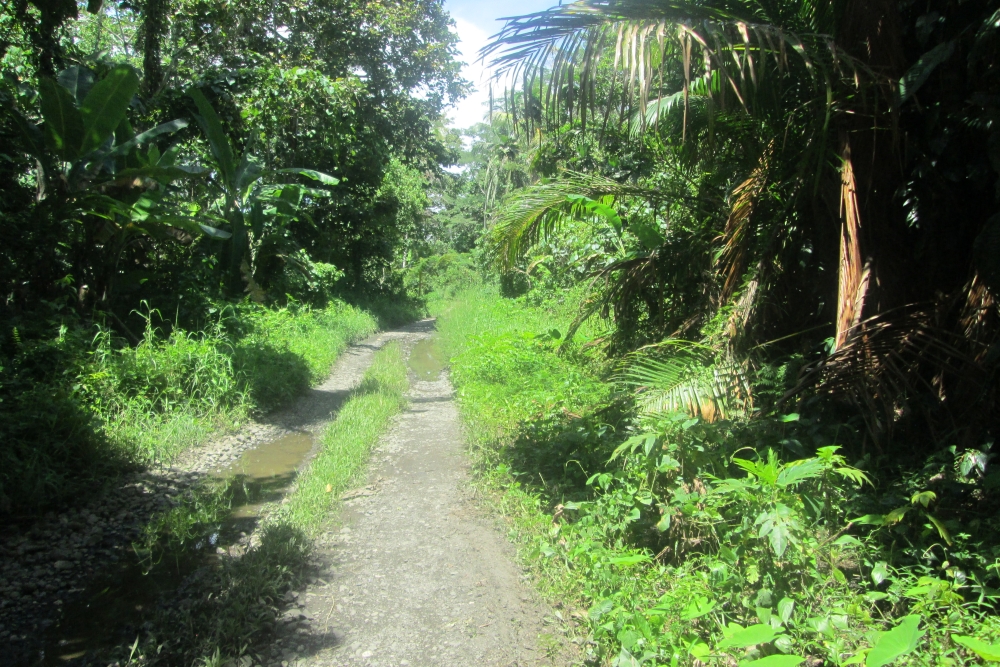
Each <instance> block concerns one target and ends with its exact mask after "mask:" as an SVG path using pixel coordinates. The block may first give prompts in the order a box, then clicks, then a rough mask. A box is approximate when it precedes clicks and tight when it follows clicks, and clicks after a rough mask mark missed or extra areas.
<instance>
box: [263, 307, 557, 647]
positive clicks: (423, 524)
mask: <svg viewBox="0 0 1000 667" xmlns="http://www.w3.org/2000/svg"><path fill="white" fill-rule="evenodd" d="M410 330H411V331H412V332H413V334H412V337H411V336H407V337H406V338H405V339H404V340H403V344H404V349H406V350H407V352H409V351H410V350H412V348H413V345H414V344H415V343H416V342H417V341H418V340H420V339H421V338H424V337H427V336H430V335H431V332H432V328H431V324H430V323H429V322H428V323H423V326H421V325H416V326H414V327H411V328H410ZM409 399H410V405H409V408H408V409H407V410H406V411H405V412H404V413H403V414H402V415H401V416H400V417H399V418H398V419H397V420H396V421H395V423H394V424H393V426H392V427H391V428H390V431H389V432H388V433H387V434H386V435H385V436H384V437H383V438H382V440H381V442H380V444H379V446H378V448H377V450H376V451H375V454H374V456H373V461H372V465H371V471H370V478H369V485H368V486H367V487H365V488H363V489H359V490H358V492H357V495H355V497H354V498H352V499H350V500H348V501H346V503H345V507H344V509H343V510H342V512H341V514H340V516H339V517H337V518H336V519H335V521H334V523H333V525H332V526H331V529H330V531H329V532H328V533H326V535H325V536H324V538H323V539H322V540H321V541H320V544H319V545H318V553H317V559H318V561H319V567H320V573H319V577H320V578H319V580H318V581H317V582H316V583H315V584H314V585H313V586H310V587H309V588H308V589H307V590H306V591H304V592H302V593H300V594H299V596H298V598H297V606H298V608H297V609H295V608H293V609H291V610H289V613H288V614H287V615H286V618H287V619H288V620H289V621H290V622H289V623H288V624H287V625H286V626H285V633H284V636H283V638H282V639H281V640H280V641H279V643H278V644H277V645H276V646H275V649H274V652H273V653H272V656H271V662H272V664H282V662H281V661H287V662H288V664H289V665H294V664H297V665H304V666H310V667H319V666H321V665H322V666H326V665H373V666H374V665H379V666H385V665H404V666H405V665H412V666H414V667H416V666H419V665H427V666H431V665H434V666H441V665H447V666H455V667H459V666H461V667H468V666H471V665H477V666H478V665H484V666H485V665H504V666H507V665H511V666H512V665H524V666H527V665H550V664H565V662H566V660H565V657H559V656H557V655H556V654H557V651H556V650H555V645H556V642H555V640H553V639H552V638H551V635H550V634H549V633H553V632H554V628H553V627H551V626H547V625H546V614H547V610H546V608H545V607H544V606H543V605H542V604H540V603H539V602H538V601H537V600H536V599H535V596H534V594H533V592H532V591H531V589H530V588H529V587H528V586H526V585H525V582H524V581H523V578H522V575H521V573H520V571H519V569H518V568H517V567H516V566H515V565H514V563H513V559H512V555H513V553H512V547H511V545H510V544H509V543H508V542H507V540H506V539H505V538H504V537H503V536H502V535H500V534H499V533H498V532H497V530H496V525H495V523H494V521H493V519H491V518H490V517H489V516H487V515H485V514H484V513H483V510H482V509H481V508H479V507H477V505H476V502H475V500H474V498H472V496H471V491H470V490H469V489H468V485H467V483H466V482H467V479H468V478H467V470H466V461H465V457H464V455H463V446H462V432H461V429H460V426H459V419H458V411H457V409H456V406H455V402H454V399H453V392H452V388H451V384H450V383H449V381H448V376H447V373H446V372H444V373H441V375H440V377H438V378H437V379H436V380H433V381H424V380H421V379H418V378H417V377H416V375H415V374H414V373H412V372H411V376H410V392H409ZM303 617H304V618H303ZM294 618H298V619H299V621H298V622H296V621H294V620H292V619H294ZM550 653H551V654H552V655H551V657H550V655H548V654H550Z"/></svg>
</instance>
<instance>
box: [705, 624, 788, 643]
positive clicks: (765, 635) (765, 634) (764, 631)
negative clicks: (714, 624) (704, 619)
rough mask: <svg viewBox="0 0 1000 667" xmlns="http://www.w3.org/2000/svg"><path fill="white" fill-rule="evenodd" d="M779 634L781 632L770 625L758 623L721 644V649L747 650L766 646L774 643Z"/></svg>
mask: <svg viewBox="0 0 1000 667" xmlns="http://www.w3.org/2000/svg"><path fill="white" fill-rule="evenodd" d="M779 634H780V631H779V630H776V629H775V628H772V627H771V626H770V625H764V624H763V623H758V624H757V625H751V626H750V627H748V628H746V629H743V630H737V631H736V632H735V633H733V635H732V636H731V637H729V638H728V639H724V640H723V641H722V643H721V644H719V649H727V648H746V647H748V646H755V645H757V644H766V643H768V642H770V641H773V640H774V638H775V637H777V636H778V635H779Z"/></svg>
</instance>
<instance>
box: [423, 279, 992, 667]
mask: <svg viewBox="0 0 1000 667" xmlns="http://www.w3.org/2000/svg"><path fill="white" fill-rule="evenodd" d="M432 303H433V307H434V312H435V314H437V315H438V317H439V319H438V328H439V330H440V332H441V340H442V343H443V345H444V348H445V350H446V351H447V353H448V354H449V356H450V358H451V362H452V369H451V376H452V378H453V380H454V382H455V385H456V390H457V393H458V397H459V403H460V410H461V413H462V415H463V419H464V421H465V424H466V427H467V432H468V433H469V435H470V439H471V443H470V444H471V452H472V456H473V459H474V469H475V471H476V484H477V485H478V487H479V488H480V490H481V491H483V492H484V495H485V496H486V497H487V498H488V499H489V503H490V506H491V507H492V508H495V510H496V511H497V512H498V513H499V514H500V515H501V516H503V517H504V519H505V520H506V523H507V526H508V528H509V531H510V535H511V537H512V538H513V539H514V541H515V542H516V543H517V544H518V545H519V546H520V555H521V557H522V559H523V561H524V564H525V565H526V566H527V567H528V568H529V569H531V570H532V571H533V572H534V574H535V578H536V582H537V584H538V586H539V588H540V589H541V590H542V591H543V593H544V594H545V595H546V596H547V597H548V598H549V600H550V601H551V602H552V604H553V606H554V607H556V608H557V609H558V610H560V613H561V615H562V617H563V618H565V619H567V620H569V619H575V620H574V621H573V622H574V623H576V624H577V627H578V630H579V631H580V632H582V633H583V634H584V635H586V638H587V639H588V640H589V641H587V642H585V643H584V649H585V654H586V655H585V657H586V659H587V661H588V664H593V665H617V666H619V667H621V666H626V667H631V666H633V665H639V664H642V665H651V666H654V667H660V666H663V667H665V666H666V665H671V667H673V666H674V665H678V666H680V665H720V666H721V665H736V664H740V665H744V664H745V665H754V667H765V665H771V664H773V665H779V664H781V665H784V664H788V665H791V664H793V663H794V662H795V660H794V656H796V655H797V656H803V657H805V656H808V657H810V658H812V659H814V660H818V662H814V663H813V664H823V665H840V664H865V663H866V658H865V656H866V654H867V655H868V656H877V655H878V651H877V650H876V648H875V647H879V646H881V648H882V649H883V651H882V653H883V654H888V653H891V651H890V649H892V650H896V649H899V651H900V653H899V654H898V656H896V658H895V660H894V661H892V662H891V664H893V665H898V666H901V667H902V666H904V665H912V666H917V665H920V666H922V667H923V666H927V667H931V666H934V667H938V666H940V667H945V666H953V665H961V664H981V663H980V662H979V659H978V658H977V657H976V656H975V655H974V654H973V653H972V652H971V651H970V650H968V649H966V648H963V646H961V645H960V642H958V641H956V640H955V639H953V636H972V637H975V638H978V639H979V640H982V641H984V642H986V643H987V644H989V643H995V642H997V641H998V639H1000V622H998V619H997V616H996V615H995V612H994V611H993V610H992V609H993V607H992V602H991V601H990V600H988V599H985V600H984V602H985V603H984V604H983V605H982V606H980V604H979V603H978V602H977V601H976V597H977V595H976V593H975V590H976V589H975V588H973V586H974V584H973V583H972V582H971V581H970V580H969V579H967V578H966V577H968V576H969V575H968V574H967V573H966V572H964V571H963V572H959V571H958V570H957V569H956V568H955V567H954V566H953V565H951V564H948V563H941V562H939V561H936V560H935V559H934V558H933V556H928V557H927V558H926V559H925V562H924V563H923V564H921V565H917V566H913V565H906V564H905V561H904V562H903V564H899V565H894V563H896V561H895V560H893V558H894V550H896V551H902V550H903V549H904V548H907V541H908V540H909V539H912V535H913V534H914V533H913V532H908V531H911V529H913V528H917V529H919V528H920V526H919V525H917V524H918V523H923V524H926V525H924V526H923V534H924V535H925V536H926V537H927V539H929V540H930V541H934V539H936V538H935V536H936V535H937V530H936V528H935V527H934V525H932V524H931V523H930V522H929V521H927V520H924V521H922V522H921V521H919V520H914V521H911V520H909V519H907V520H906V521H901V522H900V523H899V524H897V525H896V527H895V528H894V534H895V535H896V538H895V540H894V542H893V543H891V544H889V545H888V547H887V546H886V545H885V543H884V542H882V541H881V539H882V538H880V537H879V536H878V535H877V534H875V533H874V532H873V531H871V530H868V529H865V528H863V527H859V526H855V527H854V528H853V530H845V531H843V532H841V530H840V529H841V528H842V527H843V526H846V525H847V523H848V521H849V520H850V519H851V518H852V517H856V516H858V515H859V514H860V512H857V510H856V508H855V507H853V505H854V503H855V502H856V500H857V498H858V497H859V495H861V494H862V493H863V492H866V491H868V490H869V489H870V488H871V487H870V486H868V485H866V486H865V487H864V489H858V487H857V485H856V484H855V483H853V482H850V481H848V480H845V479H842V476H841V475H840V474H839V473H837V472H835V469H837V466H840V468H839V469H840V470H844V469H845V468H844V467H843V466H844V465H846V463H838V464H836V465H835V466H833V467H832V468H829V471H830V474H829V475H827V476H825V477H818V478H815V479H812V480H806V479H805V478H804V479H803V482H802V483H801V484H798V483H796V486H794V487H792V486H789V487H787V488H786V487H782V486H780V485H777V484H772V483H770V482H768V481H767V479H768V475H767V474H765V473H764V472H761V473H760V474H759V475H755V474H747V471H746V469H741V468H740V467H739V466H736V465H732V463H731V462H732V460H733V458H734V457H736V456H738V457H743V458H747V459H754V458H755V457H754V452H755V451H759V452H763V453H764V454H763V459H759V460H758V461H757V463H756V464H753V465H757V464H759V465H764V464H765V463H766V459H767V456H766V451H767V449H768V448H774V449H776V450H779V451H780V440H781V439H782V438H787V437H795V438H799V439H801V440H802V441H803V442H807V440H806V436H807V435H808V434H810V433H813V434H815V436H816V437H817V438H823V437H825V435H824V433H825V432H824V431H822V429H817V428H816V427H815V426H810V424H809V423H808V421H807V420H806V419H805V418H804V417H803V418H802V419H801V422H802V423H801V424H800V423H799V421H798V420H799V416H798V415H796V417H795V420H792V421H790V422H788V423H785V422H783V421H782V420H777V422H774V421H768V420H766V419H757V420H750V421H748V422H743V423H737V422H719V423H708V422H702V421H700V420H698V419H690V418H689V417H688V416H687V415H664V416H660V417H656V418H643V419H640V418H638V417H637V416H636V415H634V414H633V413H632V409H631V408H630V404H629V401H628V395H627V392H623V394H622V395H617V394H616V393H615V391H614V389H613V388H612V387H611V386H610V383H609V382H608V380H607V377H608V375H609V374H608V373H607V366H606V362H605V361H604V360H602V359H601V358H600V357H599V356H597V355H596V354H594V353H587V352H585V351H580V350H579V349H577V350H575V351H574V350H573V349H571V350H570V351H569V353H566V354H559V353H558V350H557V344H556V343H557V341H555V340H551V337H547V336H545V335H544V333H545V332H546V331H547V330H548V329H549V328H551V327H555V328H559V327H561V326H565V322H566V321H567V319H568V318H569V316H571V315H570V314H571V313H572V311H573V308H572V307H571V306H572V304H570V303H568V302H567V303H563V304H559V303H555V304H553V303H552V302H551V301H546V300H534V301H531V300H529V299H525V298H519V299H515V300H510V299H503V298H500V297H499V296H498V294H497V293H496V292H495V291H491V289H490V288H489V287H478V288H473V289H470V290H466V291H464V292H460V293H459V294H458V295H457V296H456V297H455V299H454V300H451V301H443V300H442V301H438V302H432ZM583 334H584V337H585V338H586V337H587V336H588V335H592V334H590V333H589V332H587V331H586V330H585V331H584V332H583ZM651 428H653V429H659V430H658V432H657V434H656V436H655V440H646V438H645V436H643V438H640V439H639V440H638V441H637V443H638V444H637V447H638V448H639V449H638V450H636V451H633V452H632V453H631V454H629V453H628V452H626V453H625V454H624V455H622V456H620V457H618V458H616V459H614V460H612V452H613V451H614V450H615V448H616V447H617V446H618V445H620V444H622V443H623V442H625V441H626V440H628V439H629V437H630V436H632V435H635V434H636V433H642V432H644V431H648V429H651ZM810 429H811V430H810ZM649 442H653V443H655V447H652V448H651V449H650V451H649V453H644V450H643V449H642V447H643V446H647V447H648V444H643V443H649ZM821 444H823V445H828V444H831V442H825V443H821ZM834 444H835V443H834ZM662 456H666V457H667V458H661V457H662ZM671 457H676V459H672V458H671ZM677 463H681V464H682V465H683V466H686V467H682V468H680V470H678V469H677V467H676V465H675V464H677ZM747 465H750V466H751V467H752V464H751V463H749V462H748V463H747ZM775 465H777V466H780V465H782V464H781V463H780V461H779V462H777V463H776V464H775ZM809 466H814V468H815V467H816V466H819V459H815V458H814V459H810V461H809V462H808V463H807V465H806V466H805V467H802V468H798V470H800V471H801V470H808V469H809ZM754 469H755V468H754ZM873 476H874V475H873ZM779 498H780V500H776V499H779ZM807 501H808V502H811V503H819V506H822V507H824V508H825V509H823V510H822V512H820V513H819V514H818V515H811V514H810V511H814V512H815V511H816V510H810V509H809V507H810V506H809V505H808V503H807ZM914 502H916V501H913V502H910V501H909V496H905V497H904V498H902V500H899V501H897V504H900V505H906V506H911V505H912V506H915V505H914V504H913V503H914ZM776 503H780V507H779V509H781V510H782V511H784V512H786V514H785V515H782V516H787V517H789V518H790V519H791V520H793V521H794V522H795V523H794V524H788V525H787V526H786V528H787V534H789V535H791V537H792V538H793V539H792V540H790V541H789V540H775V539H774V537H773V536H768V535H765V534H764V533H763V528H761V520H760V518H759V517H761V516H764V515H768V516H772V515H774V516H777V515H776V514H774V513H775V512H776V511H777V510H776V509H775V508H776V507H778V505H776ZM882 511H885V510H882ZM852 512H853V513H852ZM910 514H911V515H913V516H914V517H916V516H917V515H918V514H919V509H918V510H914V511H913V512H911V513H910ZM664 516H666V517H668V518H669V519H670V523H668V524H662V523H660V520H661V519H662V518H663V517H664ZM907 516H910V515H907ZM810 517H811V518H810ZM824 517H825V518H824ZM907 522H909V523H910V524H913V525H912V526H909V525H904V524H907ZM967 538H968V536H965V537H964V538H963V539H967ZM956 539H958V536H956ZM782 541H784V542H786V543H785V544H780V543H781V542H782ZM776 544H779V546H775V545H776ZM664 547H669V548H664ZM926 553H931V552H926ZM879 562H882V564H881V565H879ZM979 576H983V577H989V576H991V575H989V573H988V572H984V573H981V574H980V575H979ZM981 590H982V591H983V593H984V594H985V595H993V594H994V593H992V592H990V590H987V588H983V589H981ZM907 615H917V616H919V619H920V620H919V626H918V627H919V631H916V632H910V634H909V635H907V637H906V638H905V641H902V639H900V641H898V642H897V639H899V638H901V637H902V635H903V634H904V631H905V632H909V631H908V630H907V629H906V627H907V626H906V625H905V623H903V621H902V619H903V618H904V617H906V616H907ZM751 626H753V630H749V628H750V627H751ZM741 627H742V628H748V631H749V632H758V633H771V635H772V636H770V638H768V639H766V640H760V641H757V642H754V643H752V644H751V643H748V642H747V641H745V640H742V639H740V638H738V637H737V636H736V635H735V633H736V632H738V631H739V629H740V628H741ZM896 627H898V628H900V629H899V630H897V631H895V634H893V633H887V631H889V630H892V629H893V628H896ZM741 642H742V643H741ZM852 657H857V660H859V661H860V662H853V663H849V662H848V661H849V660H850V658H852ZM765 658H766V659H767V660H769V661H770V662H768V661H765V662H761V663H754V662H753V661H754V660H758V659H765ZM782 660H786V662H781V661H782ZM803 664H805V663H803ZM869 664H890V663H882V662H877V661H876V660H875V659H874V658H872V659H871V660H870V662H869Z"/></svg>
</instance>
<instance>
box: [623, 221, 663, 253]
mask: <svg viewBox="0 0 1000 667" xmlns="http://www.w3.org/2000/svg"><path fill="white" fill-rule="evenodd" d="M628 230H629V231H630V232H632V235H633V236H635V237H636V238H637V239H639V242H640V243H641V244H642V246H643V247H644V248H646V250H655V249H656V248H659V247H660V246H661V245H663V243H664V241H665V239H664V238H663V234H662V233H660V230H659V229H657V228H656V227H655V226H654V225H652V224H649V223H648V222H646V221H639V222H633V223H632V224H630V225H629V226H628Z"/></svg>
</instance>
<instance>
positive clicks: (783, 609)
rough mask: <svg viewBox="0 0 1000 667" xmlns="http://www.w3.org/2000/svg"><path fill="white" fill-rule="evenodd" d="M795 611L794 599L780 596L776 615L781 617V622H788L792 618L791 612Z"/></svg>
mask: <svg viewBox="0 0 1000 667" xmlns="http://www.w3.org/2000/svg"><path fill="white" fill-rule="evenodd" d="M794 611H795V601H794V600H792V599H790V598H781V600H780V601H779V602H778V616H780V617H781V622H782V623H788V621H790V620H791V619H792V613H793V612H794Z"/></svg>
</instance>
